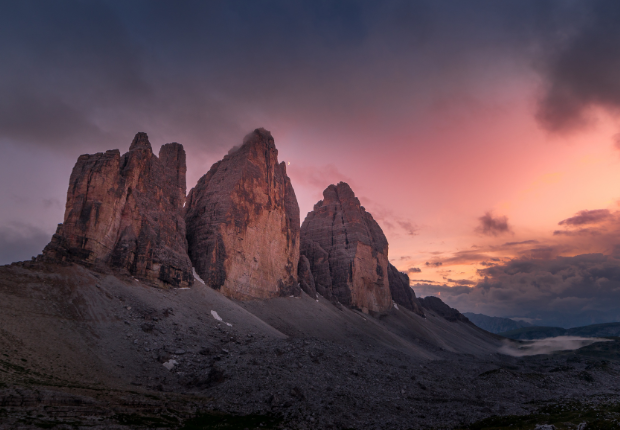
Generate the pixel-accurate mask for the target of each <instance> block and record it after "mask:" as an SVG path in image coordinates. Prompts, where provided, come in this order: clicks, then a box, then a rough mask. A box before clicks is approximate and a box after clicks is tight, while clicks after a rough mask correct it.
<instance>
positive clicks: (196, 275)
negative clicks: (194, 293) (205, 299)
mask: <svg viewBox="0 0 620 430" xmlns="http://www.w3.org/2000/svg"><path fill="white" fill-rule="evenodd" d="M192 271H193V272H194V279H196V280H197V281H198V282H200V283H201V284H202V285H207V284H205V281H203V280H202V278H200V276H198V273H196V268H195V267H192Z"/></svg>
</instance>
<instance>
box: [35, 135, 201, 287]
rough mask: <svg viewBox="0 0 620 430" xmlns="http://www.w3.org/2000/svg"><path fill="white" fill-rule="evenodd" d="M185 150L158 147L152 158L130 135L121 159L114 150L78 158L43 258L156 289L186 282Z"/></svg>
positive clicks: (145, 143)
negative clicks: (107, 271)
mask: <svg viewBox="0 0 620 430" xmlns="http://www.w3.org/2000/svg"><path fill="white" fill-rule="evenodd" d="M185 172H186V166H185V150H184V149H183V146H182V145H180V144H178V143H170V144H167V145H164V146H163V147H162V148H161V151H160V158H158V157H157V156H155V155H154V154H153V152H152V149H151V144H150V142H149V140H148V136H147V135H146V133H138V134H136V137H135V138H134V139H133V142H132V143H131V145H130V150H129V152H127V153H126V154H124V155H123V156H121V155H120V152H119V151H118V150H112V151H107V152H105V153H98V154H93V155H81V156H80V157H79V158H78V161H77V163H76V164H75V167H74V168H73V172H72V173H71V178H70V180H69V190H68V193H67V204H66V209H65V217H64V222H63V224H60V225H59V226H58V229H57V231H56V234H54V236H53V237H52V241H51V242H50V243H49V244H48V245H47V246H46V247H45V249H44V251H43V255H44V258H46V259H48V260H52V261H69V262H77V263H81V264H85V265H88V266H98V265H103V266H108V267H112V268H117V269H125V270H127V271H128V272H129V273H130V274H132V275H133V276H135V277H137V278H140V279H143V280H145V281H147V282H149V283H152V284H154V285H157V286H162V287H166V286H173V287H182V286H190V285H191V284H192V283H193V274H192V265H191V262H190V260H189V257H188V256H187V241H186V239H185V222H184V220H183V217H182V210H183V203H184V201H185V189H186V185H185Z"/></svg>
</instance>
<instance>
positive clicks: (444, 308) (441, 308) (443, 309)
mask: <svg viewBox="0 0 620 430" xmlns="http://www.w3.org/2000/svg"><path fill="white" fill-rule="evenodd" d="M418 300H419V301H420V304H421V305H422V307H424V308H426V309H428V310H431V311H433V312H435V313H436V314H437V315H439V316H441V317H444V318H445V319H447V320H448V321H451V322H457V321H461V322H464V323H470V324H471V322H470V321H469V319H467V317H466V316H465V315H463V314H462V313H460V312H459V311H458V310H456V309H454V308H451V307H450V306H448V305H446V304H445V303H444V302H443V301H442V300H441V299H440V298H439V297H434V296H428V297H424V298H420V299H418Z"/></svg>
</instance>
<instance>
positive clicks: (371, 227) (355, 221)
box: [300, 182, 392, 313]
mask: <svg viewBox="0 0 620 430" xmlns="http://www.w3.org/2000/svg"><path fill="white" fill-rule="evenodd" d="M300 252H301V254H303V255H305V256H306V257H307V258H308V260H309V262H310V267H311V272H312V275H313V278H314V282H315V285H316V290H317V291H318V292H319V293H320V294H322V295H323V296H325V297H328V298H332V299H334V300H337V301H339V302H340V303H342V304H344V305H347V306H351V307H355V308H359V309H361V310H363V311H364V312H375V313H382V312H386V311H387V310H389V309H390V308H391V307H392V297H391V295H390V288H389V282H388V259H387V255H388V242H387V239H386V238H385V235H384V234H383V231H382V230H381V227H379V224H377V222H376V221H375V220H374V219H373V217H372V215H370V214H369V213H368V212H366V210H365V209H364V207H363V206H361V204H360V201H359V199H358V198H357V197H355V194H354V193H353V190H351V187H350V186H349V185H348V184H346V183H344V182H340V183H339V184H338V185H330V186H328V187H327V188H326V189H325V191H323V200H321V201H319V202H318V203H317V204H316V205H314V210H313V211H311V212H309V213H308V215H307V217H306V219H305V220H304V222H303V224H302V226H301V251H300Z"/></svg>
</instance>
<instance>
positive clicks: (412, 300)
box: [388, 263, 424, 316]
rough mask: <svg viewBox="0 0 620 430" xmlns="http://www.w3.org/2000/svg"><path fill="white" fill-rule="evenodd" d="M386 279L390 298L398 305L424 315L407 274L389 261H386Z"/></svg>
mask: <svg viewBox="0 0 620 430" xmlns="http://www.w3.org/2000/svg"><path fill="white" fill-rule="evenodd" d="M388 280H389V283H390V293H391V294H392V300H394V303H396V304H397V305H399V306H404V307H405V308H407V309H409V310H410V311H412V312H415V313H416V314H418V315H420V316H424V311H423V310H422V305H421V304H420V302H419V301H418V299H417V298H416V296H415V293H414V292H413V289H412V288H411V287H410V284H409V276H408V275H407V274H406V273H403V272H400V271H399V270H398V269H397V268H396V267H394V266H393V265H392V264H391V263H388Z"/></svg>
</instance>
